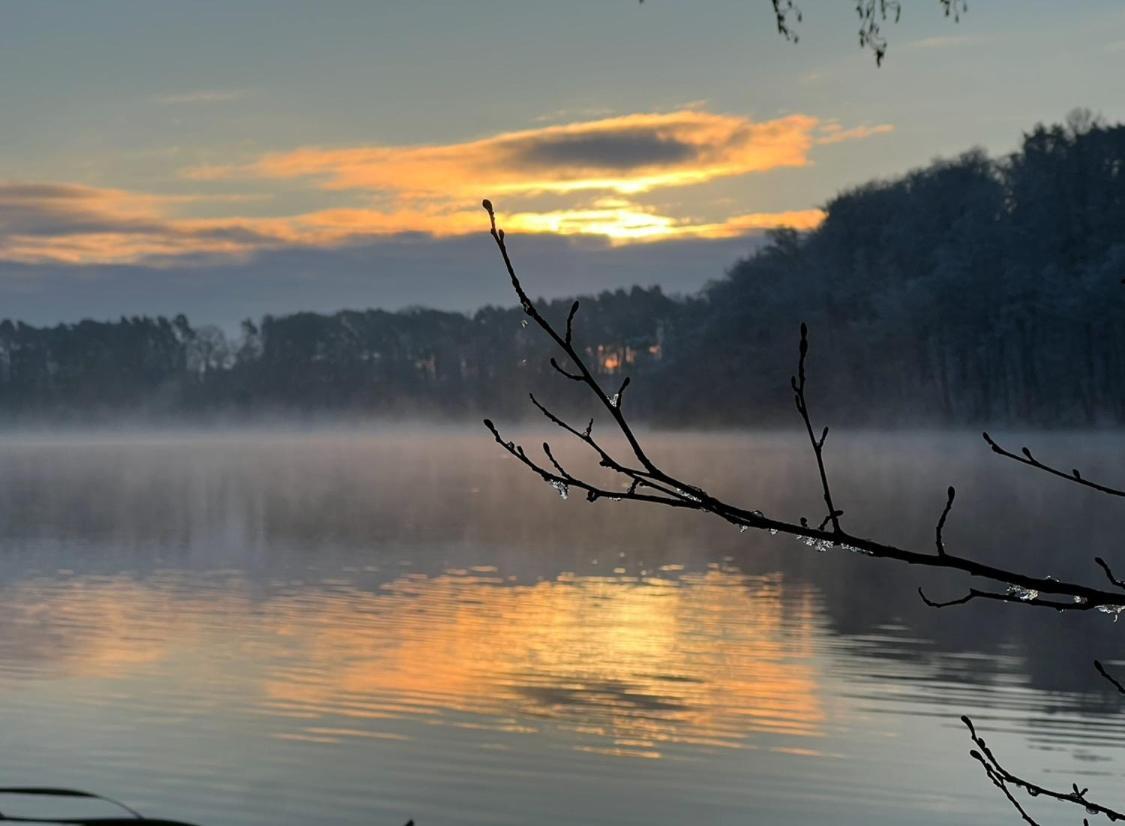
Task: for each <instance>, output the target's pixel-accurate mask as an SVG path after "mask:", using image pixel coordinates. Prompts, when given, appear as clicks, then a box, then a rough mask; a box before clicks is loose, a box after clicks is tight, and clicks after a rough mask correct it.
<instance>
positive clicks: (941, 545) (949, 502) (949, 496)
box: [934, 485, 957, 556]
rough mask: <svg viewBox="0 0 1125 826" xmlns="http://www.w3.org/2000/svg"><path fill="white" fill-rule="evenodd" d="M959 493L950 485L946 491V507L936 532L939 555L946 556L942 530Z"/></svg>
mask: <svg viewBox="0 0 1125 826" xmlns="http://www.w3.org/2000/svg"><path fill="white" fill-rule="evenodd" d="M956 495H957V491H956V490H954V489H953V485H950V486H949V488H948V489H947V490H946V492H945V496H946V499H945V509H944V510H942V512H941V518H940V519H938V523H937V528H936V529H935V531H934V533H935V534H936V539H937V552H938V556H945V541H944V540H943V538H942V531H944V530H945V520H946V519H947V518H948V517H949V511H950V510H951V509H952V508H953V497H955V496H956Z"/></svg>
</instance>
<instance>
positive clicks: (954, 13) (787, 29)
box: [770, 0, 968, 66]
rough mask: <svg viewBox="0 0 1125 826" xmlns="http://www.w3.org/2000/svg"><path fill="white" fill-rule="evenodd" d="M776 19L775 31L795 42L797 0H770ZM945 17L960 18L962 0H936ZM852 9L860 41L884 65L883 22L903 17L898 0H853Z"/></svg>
mask: <svg viewBox="0 0 1125 826" xmlns="http://www.w3.org/2000/svg"><path fill="white" fill-rule="evenodd" d="M770 2H771V3H772V4H773V14H774V18H775V20H776V21H777V32H778V34H780V35H781V36H782V37H784V38H785V39H786V40H789V41H790V42H792V43H796V42H797V41H798V40H800V36H799V35H798V34H797V26H798V25H799V24H800V23H802V22H803V21H804V14H803V13H802V12H801V8H800V6H799V5H798V4H797V2H796V0H770ZM938 2H939V4H940V5H941V8H942V10H943V11H944V13H945V16H946V17H952V18H953V20H954V21H955V22H958V21H960V19H961V15H962V14H964V13H965V12H966V11H968V4H967V3H966V2H965V0H938ZM855 13H856V16H857V17H858V18H859V45H860V47H861V48H865V49H870V50H871V51H872V52H873V53H874V54H875V64H876V65H877V66H882V65H883V58H884V57H886V55H887V39H886V37H885V36H884V35H883V24H884V23H886V22H887V21H888V20H890V21H891V22H894V23H897V22H898V21H899V19H900V18H901V17H902V3H901V2H899V0H855Z"/></svg>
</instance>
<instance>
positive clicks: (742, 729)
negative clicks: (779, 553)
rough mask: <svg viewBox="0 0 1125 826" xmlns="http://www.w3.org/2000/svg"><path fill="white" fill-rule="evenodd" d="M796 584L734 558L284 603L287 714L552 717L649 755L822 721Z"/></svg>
mask: <svg viewBox="0 0 1125 826" xmlns="http://www.w3.org/2000/svg"><path fill="white" fill-rule="evenodd" d="M782 597H783V594H782V587H781V583H780V579H779V578H770V579H761V580H755V581H753V582H752V583H750V584H749V585H748V586H747V585H746V584H745V580H744V578H742V577H740V576H734V575H731V574H728V573H722V572H719V571H710V572H707V573H705V574H693V575H685V576H683V577H681V578H680V579H655V578H646V579H644V580H643V582H637V581H635V580H629V579H625V578H609V577H605V578H603V577H567V576H564V577H560V578H559V579H558V580H556V581H551V582H540V583H538V584H535V585H523V586H510V585H502V584H501V582H500V580H499V579H495V578H489V577H479V576H458V575H446V576H441V577H436V578H428V577H424V576H408V577H404V578H402V579H399V580H397V581H395V582H394V583H391V584H390V585H389V586H388V587H387V588H386V589H385V593H382V594H379V595H358V594H353V595H352V598H351V599H349V600H347V601H346V602H340V601H333V602H330V603H327V604H325V605H324V606H323V607H322V609H321V610H319V611H317V612H315V613H314V614H313V615H312V616H310V615H309V613H308V612H305V611H302V612H299V613H298V614H296V615H294V616H291V617H281V618H277V619H276V621H277V622H278V624H279V626H281V627H283V628H285V629H286V633H287V634H289V635H290V642H291V644H293V645H294V646H296V647H297V651H298V652H299V653H297V655H296V656H295V657H294V658H293V664H292V666H291V667H289V668H286V669H283V670H280V671H275V672H274V673H272V674H271V675H270V677H269V678H268V679H267V680H266V682H265V690H266V692H267V695H268V697H269V698H270V700H271V701H272V702H273V703H274V707H275V709H276V710H278V711H280V712H284V713H292V714H300V715H302V716H303V715H309V716H313V717H321V716H341V717H358V718H364V717H369V718H379V717H381V716H398V715H401V714H419V715H431V716H436V715H443V717H442V719H443V720H444V719H445V717H444V715H448V714H449V713H450V712H457V713H459V714H463V715H472V716H475V717H476V718H483V720H484V721H485V724H486V727H487V728H494V729H498V730H502V731H513V730H514V731H526V730H528V729H529V728H531V727H534V726H536V725H548V724H549V725H552V726H556V727H558V728H560V729H562V730H565V731H569V732H572V733H574V734H576V735H578V736H579V739H580V740H582V741H584V742H582V743H580V747H582V748H586V749H589V748H607V749H609V750H610V751H611V752H612V753H624V754H630V755H635V756H650V757H651V756H659V755H660V754H661V749H662V747H663V746H664V745H666V744H669V743H685V744H691V745H694V746H702V747H709V746H717V747H739V746H743V745H746V737H747V735H748V734H750V733H755V732H758V733H762V732H765V733H771V734H781V735H791V736H800V737H809V736H816V735H817V734H819V733H820V725H821V723H822V722H823V721H824V718H825V712H824V709H823V707H822V704H821V701H820V698H819V696H818V695H819V692H818V679H817V671H816V664H815V661H814V659H813V644H812V634H813V611H812V606H811V603H810V599H809V595H808V594H805V595H798V596H797V598H796V599H788V600H786V601H785V606H784V612H783V600H782ZM279 607H282V606H279ZM285 607H288V606H285ZM590 739H593V740H596V741H602V742H600V743H599V744H598V745H597V746H591V745H590V743H589V742H588V741H589V740H590ZM604 741H608V742H609V743H610V744H611V746H606V744H605V742H604Z"/></svg>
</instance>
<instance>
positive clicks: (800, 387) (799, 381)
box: [789, 321, 844, 535]
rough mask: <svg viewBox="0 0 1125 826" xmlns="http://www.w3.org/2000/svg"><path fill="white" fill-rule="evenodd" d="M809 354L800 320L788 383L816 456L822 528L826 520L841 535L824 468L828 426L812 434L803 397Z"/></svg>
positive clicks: (806, 329)
mask: <svg viewBox="0 0 1125 826" xmlns="http://www.w3.org/2000/svg"><path fill="white" fill-rule="evenodd" d="M808 355H809V328H808V326H807V325H806V324H805V323H804V322H803V321H802V322H801V343H800V345H799V346H798V357H797V375H796V376H793V377H791V378H790V379H789V383H790V385H791V386H792V387H793V396H794V401H795V402H796V404H797V412H798V413H800V414H801V420H802V421H803V422H804V423H805V431H806V432H807V433H808V436H809V442H810V443H811V444H812V449H813V454H814V455H815V456H816V468H817V470H818V471H819V473H820V487H821V490H822V491H823V495H824V504H825V505H826V506H827V508H828V513H827V515H826V516H825V517H824V519H825V521H824V522H821V523H820V524H821V528H823V527H824V526H825V525H826V524H827V523H828V522H831V523H832V533H833V534H836V535H841V530H840V516H841V515H842V514H843V513H844V512H843V511H841V510H837V509H836V506H835V505H834V504H832V490H831V488H830V487H829V485H828V472H827V471H826V470H825V468H824V441H825V439H827V438H828V428H827V427H826V428H824V431H823V432H822V433H821V434H820V438H819V439H817V438H816V436H815V435H814V434H813V426H812V420H811V418H810V417H809V405H808V401H807V400H806V398H805V360H806V359H807V358H808Z"/></svg>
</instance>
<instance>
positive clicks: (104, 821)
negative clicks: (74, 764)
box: [0, 787, 193, 826]
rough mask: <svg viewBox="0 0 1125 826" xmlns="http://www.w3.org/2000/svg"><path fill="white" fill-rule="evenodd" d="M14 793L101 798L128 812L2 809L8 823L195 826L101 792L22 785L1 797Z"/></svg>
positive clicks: (5, 790) (0, 812) (1, 815)
mask: <svg viewBox="0 0 1125 826" xmlns="http://www.w3.org/2000/svg"><path fill="white" fill-rule="evenodd" d="M7 795H13V796H16V795H18V796H20V797H47V798H51V797H62V798H70V799H74V798H82V799H86V800H101V801H104V802H106V803H111V804H112V805H114V806H117V807H119V808H120V809H123V810H124V811H125V812H127V813H128V814H127V816H125V817H92V818H87V817H57V818H52V817H28V816H24V815H21V816H19V817H16V816H13V815H6V814H4V812H3V810H2V809H0V822H6V823H74V824H90V826H94V824H97V826H126V824H128V826H132V824H134V823H138V822H140V823H150V824H153V826H193V824H191V823H184V822H183V821H179V820H160V819H154V818H151V817H145V816H144V815H142V814H141V813H140V812H138V811H135V810H134V809H131V808H129V807H128V806H126V805H125V804H124V803H121V802H120V801H117V800H114V799H113V798H110V797H103V796H102V795H99V794H91V793H90V792H80V791H75V790H73V789H51V788H41V787H21V788H0V797H3V796H7Z"/></svg>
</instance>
